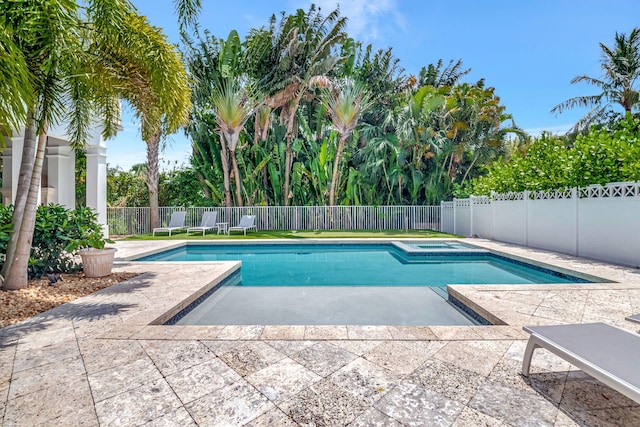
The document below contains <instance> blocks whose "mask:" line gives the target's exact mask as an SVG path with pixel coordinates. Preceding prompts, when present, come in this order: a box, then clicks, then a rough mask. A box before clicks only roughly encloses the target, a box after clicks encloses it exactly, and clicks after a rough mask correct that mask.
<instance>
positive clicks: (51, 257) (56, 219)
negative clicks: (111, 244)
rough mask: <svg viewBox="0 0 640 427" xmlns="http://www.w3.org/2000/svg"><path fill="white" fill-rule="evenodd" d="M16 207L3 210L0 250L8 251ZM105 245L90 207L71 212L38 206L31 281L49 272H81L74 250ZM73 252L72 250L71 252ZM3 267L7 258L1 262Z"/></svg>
mask: <svg viewBox="0 0 640 427" xmlns="http://www.w3.org/2000/svg"><path fill="white" fill-rule="evenodd" d="M12 212H13V206H2V208H1V209H0V250H2V253H3V254H6V252H7V243H8V241H9V232H10V230H11V215H12ZM94 244H95V245H97V246H100V244H101V245H102V246H104V239H102V228H101V226H100V224H99V223H98V221H97V215H96V214H95V213H94V212H93V211H92V210H91V209H90V208H87V207H80V208H78V209H75V210H69V209H66V208H64V207H63V206H60V205H55V204H50V205H48V206H39V207H38V210H37V211H36V223H35V228H34V233H33V243H32V246H31V253H30V256H29V267H28V276H29V278H30V279H33V278H38V277H41V276H42V275H44V274H48V273H72V272H77V271H79V270H80V269H81V267H82V264H81V263H79V262H76V260H77V258H76V257H75V250H76V249H77V248H80V247H84V246H93V245H94ZM70 249H71V250H70ZM0 261H1V263H0V267H1V266H2V264H4V261H5V260H4V257H3V258H2V259H1V260H0Z"/></svg>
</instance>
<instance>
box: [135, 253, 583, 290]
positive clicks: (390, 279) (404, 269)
mask: <svg viewBox="0 0 640 427" xmlns="http://www.w3.org/2000/svg"><path fill="white" fill-rule="evenodd" d="M467 248H468V247H467ZM139 261H242V281H241V283H239V284H238V286H432V287H440V288H443V289H444V288H446V286H447V285H448V284H488V283H492V284H531V283H571V282H576V281H582V280H580V279H578V278H574V277H571V276H566V275H558V274H557V273H554V272H552V271H550V270H546V269H540V268H535V267H533V266H527V265H525V264H517V263H513V262H510V261H508V260H506V259H504V258H500V257H496V256H494V255H492V254H491V253H488V252H479V253H476V254H473V253H467V252H465V253H463V254H459V255H453V254H449V253H445V254H443V253H442V252H438V253H437V255H436V254H435V253H434V254H430V253H429V252H428V251H423V252H420V253H415V252H412V254H411V255H410V256H409V255H406V254H404V253H403V252H402V251H401V250H398V249H397V248H396V247H394V246H393V245H266V246H263V245H243V246H235V245H234V246H232V245H225V246H220V245H216V246H212V245H211V246H200V245H198V246H195V245H194V246H191V245H189V246H186V247H182V248H178V249H174V250H171V251H167V252H163V253H160V254H157V255H152V256H148V257H145V258H142V259H140V260H139Z"/></svg>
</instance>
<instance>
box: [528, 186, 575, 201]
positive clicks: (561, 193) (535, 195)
mask: <svg viewBox="0 0 640 427" xmlns="http://www.w3.org/2000/svg"><path fill="white" fill-rule="evenodd" d="M573 195H574V191H573V189H572V188H565V189H564V190H547V191H543V190H540V191H530V192H529V198H530V199H531V200H552V199H571V198H572V197H573Z"/></svg>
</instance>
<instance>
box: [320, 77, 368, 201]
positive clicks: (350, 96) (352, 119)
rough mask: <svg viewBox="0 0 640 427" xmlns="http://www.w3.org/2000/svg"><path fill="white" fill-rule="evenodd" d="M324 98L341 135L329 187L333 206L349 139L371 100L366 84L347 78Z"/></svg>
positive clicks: (327, 91)
mask: <svg viewBox="0 0 640 427" xmlns="http://www.w3.org/2000/svg"><path fill="white" fill-rule="evenodd" d="M324 98H325V100H326V103H327V111H328V113H329V116H330V117H331V121H332V122H333V126H334V127H335V128H336V130H337V131H338V135H339V138H338V146H337V148H336V156H335V159H334V161H333V173H332V174H331V187H330V189H329V205H330V206H333V205H334V204H335V195H336V187H337V185H338V176H339V171H340V160H341V158H342V153H343V151H344V148H345V145H346V143H347V139H349V137H350V136H351V133H352V132H353V130H354V129H355V128H356V125H357V124H358V119H359V118H360V116H361V115H362V112H363V111H364V110H366V109H367V108H368V106H369V104H370V101H369V98H368V96H367V93H366V91H365V88H364V86H363V85H362V84H361V83H358V82H354V81H353V80H345V81H344V82H343V83H342V84H341V85H340V86H339V87H338V88H336V90H326V91H325V94H324Z"/></svg>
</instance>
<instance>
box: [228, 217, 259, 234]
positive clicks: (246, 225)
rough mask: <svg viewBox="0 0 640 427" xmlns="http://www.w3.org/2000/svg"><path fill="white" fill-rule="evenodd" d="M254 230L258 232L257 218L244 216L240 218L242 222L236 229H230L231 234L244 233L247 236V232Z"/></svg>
mask: <svg viewBox="0 0 640 427" xmlns="http://www.w3.org/2000/svg"><path fill="white" fill-rule="evenodd" d="M252 228H253V229H254V230H255V231H258V229H257V228H256V216H255V215H242V218H240V222H239V223H238V225H236V226H235V227H229V233H231V232H232V231H243V232H244V235H245V236H246V235H247V230H251V229H252Z"/></svg>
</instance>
